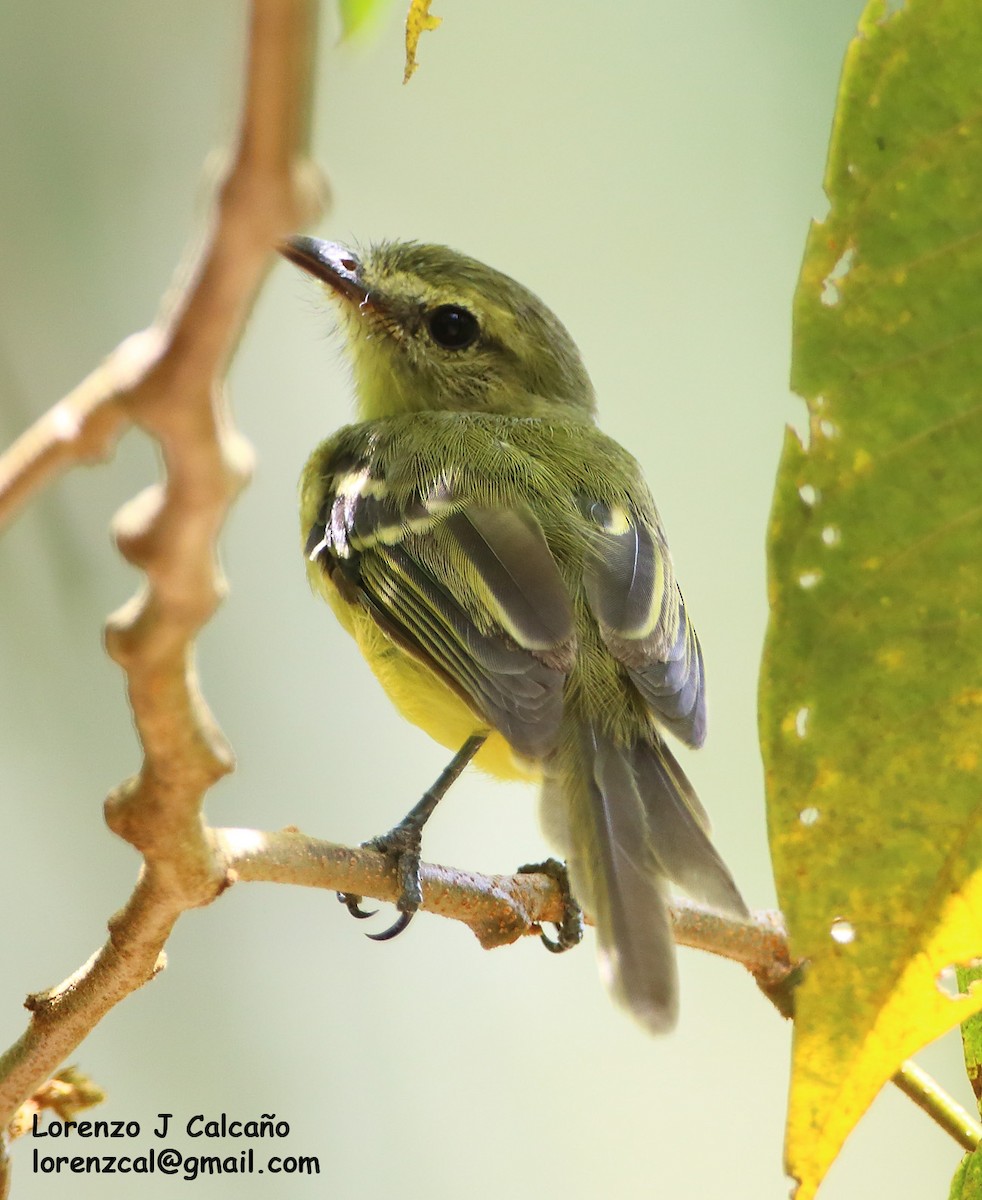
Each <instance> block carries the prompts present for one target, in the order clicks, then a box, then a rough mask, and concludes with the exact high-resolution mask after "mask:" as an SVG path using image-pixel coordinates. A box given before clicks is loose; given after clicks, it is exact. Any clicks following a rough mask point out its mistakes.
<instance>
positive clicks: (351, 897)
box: [338, 892, 378, 921]
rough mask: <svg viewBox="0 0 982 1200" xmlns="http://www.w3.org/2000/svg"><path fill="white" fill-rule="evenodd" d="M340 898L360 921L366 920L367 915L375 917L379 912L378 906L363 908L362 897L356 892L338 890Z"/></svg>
mask: <svg viewBox="0 0 982 1200" xmlns="http://www.w3.org/2000/svg"><path fill="white" fill-rule="evenodd" d="M338 900H340V901H341V903H342V904H343V905H344V907H345V908H346V909H347V910H348V912H349V913H351V915H352V916H353V917H354V918H355V919H356V920H358V921H364V920H365V919H366V918H367V917H374V916H375V914H376V913H377V912H378V909H377V908H373V909H370V910H368V911H366V910H365V909H364V908H362V906H361V902H362V897H361V896H359V895H357V894H356V893H355V892H338Z"/></svg>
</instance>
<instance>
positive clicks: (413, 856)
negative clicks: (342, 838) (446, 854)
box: [338, 813, 423, 942]
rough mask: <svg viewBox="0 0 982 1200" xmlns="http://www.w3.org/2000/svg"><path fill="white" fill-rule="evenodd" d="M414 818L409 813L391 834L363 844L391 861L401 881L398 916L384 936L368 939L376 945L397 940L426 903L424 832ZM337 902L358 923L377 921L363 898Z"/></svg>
mask: <svg viewBox="0 0 982 1200" xmlns="http://www.w3.org/2000/svg"><path fill="white" fill-rule="evenodd" d="M412 817H413V814H412V813H410V814H409V816H408V817H406V818H405V819H404V820H402V821H400V822H399V824H398V825H396V826H395V828H394V829H390V830H389V832H388V833H383V834H382V835H381V836H380V837H376V838H372V840H371V841H369V842H362V845H363V846H364V847H365V848H366V849H369V850H377V851H378V852H379V853H380V854H384V855H385V856H386V858H388V859H390V860H391V861H392V863H393V864H394V865H395V868H396V873H397V877H398V880H399V899H398V900H397V901H396V908H397V909H398V910H399V916H398V917H397V918H396V920H395V921H394V922H393V923H392V924H391V925H390V926H389V928H388V929H383V930H382V932H381V933H369V934H366V935H365V936H366V937H369V938H371V939H372V941H373V942H388V941H391V939H392V938H394V937H398V936H399V934H400V933H402V931H403V930H404V929H405V928H406V926H407V925H408V924H409V922H410V921H411V920H412V919H413V916H414V915H415V914H416V912H417V911H418V909H419V906H420V905H421V904H422V903H423V889H422V886H421V884H420V881H419V860H420V852H421V849H422V836H421V828H420V826H419V825H418V823H417V822H416V821H414V820H412ZM338 899H339V900H340V901H341V903H342V904H343V905H344V906H345V908H347V910H348V912H349V913H351V915H352V916H353V917H357V918H358V920H364V919H365V918H366V917H374V916H375V912H376V911H377V910H374V909H373V910H371V911H368V912H366V911H365V909H363V908H362V907H361V901H362V897H361V896H358V895H356V894H355V893H354V892H338Z"/></svg>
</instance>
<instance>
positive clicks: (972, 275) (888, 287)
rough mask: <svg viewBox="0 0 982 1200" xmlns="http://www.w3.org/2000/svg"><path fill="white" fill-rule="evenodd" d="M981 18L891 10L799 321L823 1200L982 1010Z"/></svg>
mask: <svg viewBox="0 0 982 1200" xmlns="http://www.w3.org/2000/svg"><path fill="white" fill-rule="evenodd" d="M980 62H982V6H980V5H979V4H978V3H977V0H943V2H942V0H909V2H908V3H907V4H906V5H903V6H898V5H897V4H896V3H891V4H887V3H885V2H884V0H875V2H874V3H870V4H869V5H868V7H867V9H866V12H865V14H864V16H863V19H862V21H861V24H860V32H859V36H858V37H857V38H856V40H855V41H854V42H853V43H852V45H851V47H850V49H849V52H848V55H847V58H846V64H845V68H844V71H843V77H842V83H841V88H840V94H839V103H838V108H837V112H836V117H835V126H834V131H833V136H832V143H831V147H830V152H829V161H828V166H827V171H826V179H825V189H826V193H827V195H828V197H829V201H830V205H831V209H830V212H829V215H828V217H827V218H826V219H825V220H824V221H823V222H816V223H814V224H813V225H812V228H811V230H810V233H809V237H808V242H807V246H806V252H805V259H804V263H803V266H802V271H801V277H800V280H799V284H798V290H797V293H796V296H795V309H794V364H793V373H792V383H793V386H794V388H795V390H796V391H798V392H799V393H800V394H801V395H802V396H803V397H804V398H805V400H806V401H807V404H808V414H809V437H808V444H807V445H806V446H803V445H802V444H801V443H800V442H799V440H798V438H797V437H796V436H794V435H793V434H789V436H788V437H787V439H786V442H785V447H784V453H783V456H782V460H781V466H780V471H779V477H778V482H777V490H776V494H775V499H774V507H773V511H772V516H771V525H770V533H769V552H770V601H771V620H770V624H769V628H768V634H767V643H766V649H765V656H764V664H763V668H762V676H761V740H762V746H763V752H764V759H765V767H766V774H767V791H768V816H769V823H770V833H771V843H772V851H773V857H774V866H775V873H776V876H777V883H778V893H779V898H780V903H781V908H782V909H783V911H784V913H785V916H786V918H787V921H788V925H789V928H790V931H791V937H792V948H793V951H794V953H795V954H796V955H800V956H803V957H807V958H808V959H809V960H810V967H809V970H808V972H807V975H806V979H805V982H804V984H803V985H802V987H801V988H800V989H799V991H798V994H797V997H796V1000H797V1007H796V1021H795V1045H794V1063H793V1074H792V1085H791V1096H790V1104H789V1114H788V1140H787V1158H788V1164H789V1169H790V1170H791V1171H792V1173H793V1174H795V1175H796V1176H797V1177H798V1178H799V1179H800V1180H801V1189H800V1190H799V1193H798V1198H799V1200H806V1198H807V1197H809V1196H811V1195H812V1194H813V1193H814V1190H815V1188H816V1187H817V1186H818V1183H819V1182H820V1180H821V1178H822V1176H823V1174H824V1172H825V1170H826V1169H827V1167H828V1165H829V1164H830V1163H831V1161H832V1159H833V1158H834V1157H835V1155H836V1153H837V1152H838V1150H839V1148H840V1146H841V1144H842V1142H843V1141H844V1140H845V1138H846V1136H847V1135H848V1133H849V1131H850V1129H851V1128H852V1127H853V1125H854V1124H855V1122H856V1121H857V1120H858V1119H859V1117H860V1116H861V1115H862V1113H863V1112H864V1111H865V1109H866V1107H867V1106H868V1105H869V1103H870V1102H871V1101H872V1099H873V1097H874V1096H875V1095H876V1092H877V1091H878V1090H879V1088H880V1087H881V1086H882V1084H883V1083H884V1082H885V1081H886V1080H887V1079H888V1078H889V1077H890V1076H891V1075H892V1074H893V1072H894V1071H895V1070H896V1068H897V1067H898V1065H899V1064H900V1062H901V1061H902V1060H903V1059H905V1058H907V1057H908V1056H909V1055H911V1054H912V1053H913V1052H914V1051H916V1050H917V1049H918V1048H919V1047H920V1046H922V1045H923V1044H924V1043H926V1042H928V1041H930V1040H932V1039H933V1038H935V1037H937V1036H939V1035H940V1034H941V1033H942V1032H944V1031H945V1030H946V1029H948V1028H950V1027H951V1026H952V1025H954V1024H956V1023H958V1021H960V1020H962V1019H963V1018H965V1017H966V1016H967V1015H969V1014H970V1013H971V1012H974V1011H976V1010H978V1009H979V1008H980V1007H982V995H980V993H979V992H978V991H973V993H972V995H970V996H968V997H962V998H960V999H950V998H948V997H947V996H945V995H943V994H942V992H941V991H940V990H939V989H938V987H937V986H936V979H937V976H938V974H939V972H940V971H941V970H942V969H943V968H944V967H945V966H947V965H949V964H952V963H955V962H963V961H967V960H968V959H969V958H971V957H973V956H974V955H976V954H977V953H978V952H979V951H982V878H980V876H979V873H978V871H979V867H980V865H982V820H980V818H982V70H980V67H979V64H980Z"/></svg>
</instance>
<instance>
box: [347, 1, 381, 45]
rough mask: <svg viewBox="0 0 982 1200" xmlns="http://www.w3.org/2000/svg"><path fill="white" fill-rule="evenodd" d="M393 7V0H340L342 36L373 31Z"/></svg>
mask: <svg viewBox="0 0 982 1200" xmlns="http://www.w3.org/2000/svg"><path fill="white" fill-rule="evenodd" d="M391 7H392V0H338V12H339V13H340V15H341V36H342V38H347V37H358V36H360V35H361V34H365V33H369V32H371V31H372V30H373V29H374V28H375V26H377V25H378V24H379V23H380V22H381V20H382V19H383V18H384V17H385V15H386V13H387V12H388V11H389V9H390V8H391Z"/></svg>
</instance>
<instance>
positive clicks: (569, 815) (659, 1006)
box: [543, 718, 747, 1033]
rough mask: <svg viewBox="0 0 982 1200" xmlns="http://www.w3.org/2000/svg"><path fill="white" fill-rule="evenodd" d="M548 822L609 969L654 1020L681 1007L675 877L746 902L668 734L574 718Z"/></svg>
mask: <svg viewBox="0 0 982 1200" xmlns="http://www.w3.org/2000/svg"><path fill="white" fill-rule="evenodd" d="M543 802H544V820H545V824H546V826H547V831H548V832H550V833H552V834H553V835H554V836H556V838H557V841H559V842H560V843H561V844H562V845H563V849H564V851H565V853H566V855H567V860H568V865H569V871H570V880H571V883H572V887H573V893H574V895H575V896H576V897H577V899H578V900H579V901H580V903H581V904H582V905H583V907H584V908H585V909H586V910H587V911H588V912H589V913H590V914H591V915H592V916H593V918H594V921H595V922H596V927H597V942H598V948H599V953H600V962H601V972H602V974H603V975H604V976H605V978H606V981H607V983H608V984H609V986H610V988H611V991H612V992H613V994H614V996H615V997H616V998H617V999H618V1000H619V1001H620V1002H621V1003H623V1004H624V1005H625V1006H626V1007H627V1008H628V1009H629V1010H630V1011H631V1012H632V1013H633V1015H634V1016H635V1017H636V1018H637V1019H638V1020H639V1021H640V1022H641V1023H642V1024H643V1025H645V1026H646V1027H647V1028H648V1029H649V1030H651V1031H652V1032H654V1033H662V1032H665V1031H667V1030H668V1029H670V1028H671V1027H672V1026H673V1025H674V1024H675V1021H676V1017H677V1014H678V979H677V972H676V966H675V942H674V938H673V935H672V929H671V923H670V920H669V915H668V905H667V890H668V889H667V885H668V883H669V882H672V883H677V884H678V885H679V886H681V887H682V888H684V889H685V890H686V891H687V892H688V893H689V894H690V895H691V896H692V897H693V898H694V899H697V900H700V901H704V902H705V903H707V904H710V905H712V906H713V907H716V908H720V909H722V910H724V911H725V912H728V913H731V914H733V915H737V916H745V915H746V912H747V909H746V906H745V905H744V902H743V900H742V898H741V897H740V893H739V892H738V891H737V888H736V885H735V884H734V882H733V878H732V876H731V875H730V872H729V870H728V869H727V867H726V865H725V863H724V862H723V860H722V859H721V858H720V856H719V854H718V853H717V851H716V849H715V847H714V846H713V844H712V842H711V841H710V840H709V836H708V832H707V821H706V815H705V811H704V810H703V808H702V806H701V804H699V801H698V800H697V799H696V797H695V793H694V791H693V789H692V786H691V784H690V783H689V781H688V780H687V779H686V777H685V775H684V773H683V772H682V768H681V767H680V766H679V764H678V763H677V762H676V761H675V758H674V757H673V756H672V754H671V753H670V751H669V750H668V749H667V747H665V746H664V745H663V744H661V742H660V741H655V742H647V741H644V742H642V741H638V742H635V743H633V744H631V745H627V746H624V745H620V744H618V743H616V742H615V741H614V740H613V739H612V738H611V737H610V736H609V735H608V734H607V733H605V732H604V731H602V730H601V729H599V728H598V727H597V726H596V725H595V724H593V723H591V722H588V721H581V720H575V719H573V718H568V719H567V720H566V722H565V728H564V730H563V736H562V742H561V747H560V749H559V752H558V754H557V756H556V758H555V759H554V761H553V764H552V765H551V767H550V769H549V771H548V772H547V777H546V783H545V787H544V789H543Z"/></svg>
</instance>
